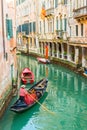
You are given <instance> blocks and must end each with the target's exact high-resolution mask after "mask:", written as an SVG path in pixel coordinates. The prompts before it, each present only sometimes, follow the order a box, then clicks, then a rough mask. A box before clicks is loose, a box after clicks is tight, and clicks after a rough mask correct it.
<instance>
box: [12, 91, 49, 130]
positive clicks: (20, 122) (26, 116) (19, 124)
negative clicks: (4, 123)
mask: <svg viewBox="0 0 87 130" xmlns="http://www.w3.org/2000/svg"><path fill="white" fill-rule="evenodd" d="M47 95H48V93H47V92H46V93H45V95H44V97H43V98H42V99H41V100H40V103H41V104H42V103H43V101H45V99H46V97H47ZM40 107H41V105H39V104H36V105H35V106H34V107H32V109H30V110H27V111H26V112H24V113H20V114H15V116H14V119H13V121H12V125H11V130H17V129H18V130H22V129H23V128H24V126H26V125H27V124H28V122H29V120H30V119H31V118H33V119H36V118H37V117H38V115H39V113H40Z"/></svg>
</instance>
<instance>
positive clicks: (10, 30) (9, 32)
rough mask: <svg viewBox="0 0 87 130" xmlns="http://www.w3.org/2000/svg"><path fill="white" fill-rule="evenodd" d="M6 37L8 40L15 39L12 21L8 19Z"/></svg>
mask: <svg viewBox="0 0 87 130" xmlns="http://www.w3.org/2000/svg"><path fill="white" fill-rule="evenodd" d="M6 36H7V38H8V37H9V38H12V37H13V27H12V20H11V19H6Z"/></svg>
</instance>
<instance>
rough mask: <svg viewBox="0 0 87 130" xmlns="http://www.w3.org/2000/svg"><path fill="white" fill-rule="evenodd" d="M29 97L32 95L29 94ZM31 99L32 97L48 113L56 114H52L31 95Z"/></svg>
mask: <svg viewBox="0 0 87 130" xmlns="http://www.w3.org/2000/svg"><path fill="white" fill-rule="evenodd" d="M29 95H30V94H29ZM30 97H31V98H32V99H34V100H35V101H36V102H37V103H38V104H39V105H40V106H41V107H42V108H43V109H44V110H46V111H48V112H49V113H51V114H55V113H54V112H52V111H50V110H49V109H47V108H46V107H45V106H44V105H42V104H41V103H40V102H39V101H38V100H37V99H35V98H34V97H32V96H31V95H30Z"/></svg>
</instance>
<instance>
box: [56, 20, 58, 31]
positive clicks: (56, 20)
mask: <svg viewBox="0 0 87 130" xmlns="http://www.w3.org/2000/svg"><path fill="white" fill-rule="evenodd" d="M56 30H58V18H56Z"/></svg>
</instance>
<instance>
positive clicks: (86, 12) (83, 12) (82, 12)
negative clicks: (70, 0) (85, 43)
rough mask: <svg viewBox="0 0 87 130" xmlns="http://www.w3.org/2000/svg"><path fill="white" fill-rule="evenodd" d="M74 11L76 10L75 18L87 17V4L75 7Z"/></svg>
mask: <svg viewBox="0 0 87 130" xmlns="http://www.w3.org/2000/svg"><path fill="white" fill-rule="evenodd" d="M73 12H74V18H75V19H77V20H80V19H82V20H84V19H87V6H84V7H81V8H77V9H74V10H73Z"/></svg>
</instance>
